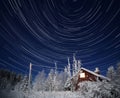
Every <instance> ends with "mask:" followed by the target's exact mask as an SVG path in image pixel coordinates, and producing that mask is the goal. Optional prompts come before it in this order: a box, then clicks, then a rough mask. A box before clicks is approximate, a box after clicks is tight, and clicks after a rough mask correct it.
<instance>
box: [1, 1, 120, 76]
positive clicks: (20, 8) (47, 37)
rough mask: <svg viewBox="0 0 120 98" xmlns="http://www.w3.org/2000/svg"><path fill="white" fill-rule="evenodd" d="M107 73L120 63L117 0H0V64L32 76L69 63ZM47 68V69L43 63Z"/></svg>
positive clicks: (118, 4)
mask: <svg viewBox="0 0 120 98" xmlns="http://www.w3.org/2000/svg"><path fill="white" fill-rule="evenodd" d="M73 53H76V58H77V59H80V60H81V61H82V64H83V65H82V66H83V67H85V68H88V69H90V70H94V68H95V67H99V69H100V70H101V73H102V74H106V71H107V68H108V67H109V66H111V65H113V66H115V67H116V63H117V62H119V61H120V0H1V3H0V68H4V69H9V70H12V71H15V72H17V73H23V74H28V69H29V63H30V62H31V63H32V64H33V70H32V74H33V75H35V74H37V73H38V71H40V70H42V69H44V70H45V71H46V72H47V71H48V70H49V68H51V67H54V62H57V65H58V68H61V69H59V70H63V69H62V68H64V67H65V66H66V65H67V57H70V59H71V63H72V59H73V58H72V56H73ZM45 66H47V67H45Z"/></svg>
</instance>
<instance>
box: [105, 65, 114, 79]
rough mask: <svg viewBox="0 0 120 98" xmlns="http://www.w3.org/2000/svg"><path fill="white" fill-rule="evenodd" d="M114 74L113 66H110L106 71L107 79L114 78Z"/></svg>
mask: <svg viewBox="0 0 120 98" xmlns="http://www.w3.org/2000/svg"><path fill="white" fill-rule="evenodd" d="M115 75H116V72H115V69H114V67H113V66H110V67H109V68H108V71H107V77H108V78H110V79H111V80H113V79H114V78H115Z"/></svg>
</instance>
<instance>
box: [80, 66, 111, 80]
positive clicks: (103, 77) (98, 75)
mask: <svg viewBox="0 0 120 98" xmlns="http://www.w3.org/2000/svg"><path fill="white" fill-rule="evenodd" d="M81 69H82V70H85V71H87V72H89V73H91V74H93V75H95V76H97V77H100V78H102V79H106V80H108V81H110V79H109V78H107V77H105V76H103V75H100V74H97V73H95V72H93V71H90V70H88V69H86V68H83V67H81Z"/></svg>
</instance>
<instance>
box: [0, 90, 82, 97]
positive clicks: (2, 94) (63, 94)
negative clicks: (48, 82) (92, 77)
mask: <svg viewBox="0 0 120 98" xmlns="http://www.w3.org/2000/svg"><path fill="white" fill-rule="evenodd" d="M0 98H80V95H79V94H78V93H77V92H70V91H61V92H60V91H59V92H31V93H30V94H27V93H22V92H16V91H11V92H5V91H1V92H0ZM81 98H84V96H81Z"/></svg>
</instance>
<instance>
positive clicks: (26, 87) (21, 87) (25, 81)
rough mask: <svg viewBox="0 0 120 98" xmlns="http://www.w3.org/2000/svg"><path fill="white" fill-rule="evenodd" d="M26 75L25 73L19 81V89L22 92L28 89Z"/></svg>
mask: <svg viewBox="0 0 120 98" xmlns="http://www.w3.org/2000/svg"><path fill="white" fill-rule="evenodd" d="M28 80H29V79H28V76H27V75H25V76H24V77H23V80H22V81H21V83H20V90H21V91H23V92H26V91H28V89H29V87H28V86H29V85H28Z"/></svg>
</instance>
